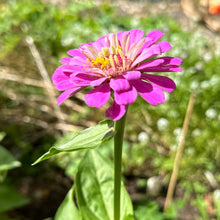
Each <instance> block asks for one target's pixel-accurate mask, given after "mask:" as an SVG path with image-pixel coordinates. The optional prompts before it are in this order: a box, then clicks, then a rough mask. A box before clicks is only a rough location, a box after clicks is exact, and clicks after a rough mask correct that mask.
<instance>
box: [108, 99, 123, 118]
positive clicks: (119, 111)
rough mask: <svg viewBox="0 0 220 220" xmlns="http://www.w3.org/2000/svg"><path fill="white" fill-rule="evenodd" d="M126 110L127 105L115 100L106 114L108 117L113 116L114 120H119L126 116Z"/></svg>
mask: <svg viewBox="0 0 220 220" xmlns="http://www.w3.org/2000/svg"><path fill="white" fill-rule="evenodd" d="M125 112H126V106H125V105H118V104H117V103H116V102H113V103H112V104H111V106H110V107H109V108H108V109H107V111H106V112H105V115H106V117H109V118H111V119H112V120H113V121H117V120H119V119H120V118H122V117H123V116H124V114H125Z"/></svg>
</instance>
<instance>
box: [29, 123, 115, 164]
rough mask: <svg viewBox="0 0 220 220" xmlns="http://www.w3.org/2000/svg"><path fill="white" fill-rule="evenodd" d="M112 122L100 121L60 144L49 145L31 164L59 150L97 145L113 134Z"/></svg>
mask: <svg viewBox="0 0 220 220" xmlns="http://www.w3.org/2000/svg"><path fill="white" fill-rule="evenodd" d="M113 125H114V123H113V122H112V121H110V120H106V121H102V122H100V123H99V124H98V125H95V126H93V127H90V128H87V129H86V130H83V131H81V132H79V134H77V135H76V136H75V137H74V138H73V139H72V140H70V141H68V142H67V143H65V144H62V145H61V146H55V147H51V148H50V149H49V151H48V152H47V153H45V154H44V155H42V156H41V157H40V158H39V159H37V160H36V161H35V162H34V163H33V165H35V164H37V163H39V162H41V161H43V160H46V159H48V158H50V157H52V156H54V155H56V154H58V153H61V152H70V151H78V150H85V149H92V148H95V147H98V146H100V145H102V144H104V143H105V142H107V141H108V140H109V139H110V138H112V137H113V136H114V130H113Z"/></svg>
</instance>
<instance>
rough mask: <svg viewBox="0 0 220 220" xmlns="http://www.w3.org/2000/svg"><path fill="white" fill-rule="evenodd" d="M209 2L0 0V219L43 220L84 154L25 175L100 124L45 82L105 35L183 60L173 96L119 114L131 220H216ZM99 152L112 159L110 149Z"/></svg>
mask: <svg viewBox="0 0 220 220" xmlns="http://www.w3.org/2000/svg"><path fill="white" fill-rule="evenodd" d="M219 12H220V1H219V0H212V1H211V0H210V1H208V0H196V1H193V0H182V1H178V0H173V1H171V0H167V1H165V0H154V1H153V0H151V1H150V0H139V1H135V0H133V1H131V0H130V1H129V0H127V1H113V0H106V1H101V0H100V1H99V0H97V1H96V0H94V1H89V0H82V1H71V0H17V1H16V0H8V1H7V0H1V2H0V88H1V89H0V114H1V117H0V141H1V142H0V145H1V146H0V181H1V183H0V219H1V220H6V219H7V220H12V219H14V220H15V219H16V220H39V219H48V220H49V219H53V217H54V215H55V212H56V210H57V208H58V207H59V205H60V203H61V202H62V200H63V199H64V197H65V195H66V193H67V192H68V190H69V189H70V188H71V186H72V183H73V181H74V173H75V171H76V167H77V164H78V162H79V161H80V158H82V156H83V154H84V153H85V152H84V151H82V152H75V153H69V154H61V155H58V156H56V157H54V158H53V159H50V160H48V161H45V162H42V163H40V164H38V165H36V166H31V163H33V162H34V161H35V160H36V159H37V158H38V157H39V156H41V155H42V154H43V153H45V152H46V151H47V150H48V149H49V148H50V147H51V146H53V145H55V144H59V143H62V142H64V141H66V140H69V139H70V138H71V137H72V136H73V135H74V133H76V132H77V131H79V130H82V129H84V128H87V127H89V126H91V125H95V124H96V123H97V122H99V121H100V120H103V119H105V116H104V115H105V110H106V107H103V108H100V109H93V108H89V107H88V106H86V105H85V103H84V94H83V92H82V93H79V94H77V95H75V96H74V97H72V98H71V99H69V100H66V101H65V102H64V103H63V104H62V105H61V106H60V107H58V106H57V103H56V98H57V96H58V95H59V94H58V92H57V91H56V90H55V87H54V86H53V85H51V81H50V78H51V75H52V74H53V72H54V70H55V69H56V68H57V67H58V66H59V65H60V63H59V60H60V59H61V58H62V57H64V56H66V52H67V51H68V50H69V49H72V48H77V47H79V46H80V44H82V43H86V42H91V41H95V40H96V39H97V38H99V37H101V36H103V35H104V34H107V33H110V32H115V33H116V32H120V31H125V30H130V29H142V30H144V31H145V33H147V32H149V31H151V30H155V29H158V30H160V31H162V32H164V33H166V35H165V36H164V37H163V40H168V41H169V42H170V44H171V45H172V46H173V48H172V50H170V51H169V52H168V53H166V55H169V56H176V57H180V58H182V59H183V65H182V67H183V71H182V72H177V73H175V72H173V73H165V75H166V76H169V77H170V78H172V79H173V80H174V81H175V83H176V85H177V89H176V91H174V92H173V93H172V94H166V102H165V103H164V104H162V105H159V106H156V107H155V106H151V105H149V104H147V103H146V102H145V101H143V100H142V99H138V100H137V102H135V104H133V105H131V106H130V108H129V113H128V118H127V127H126V135H125V139H126V141H125V144H124V148H123V151H124V152H123V175H124V182H125V185H126V188H127V190H128V192H129V194H130V196H131V199H132V202H133V205H134V213H135V218H136V219H137V220H146V219H149V220H151V219H152V220H162V219H180V220H181V219H182V220H194V219H201V220H206V219H220V189H219V187H220V172H219V169H220V147H219V145H220V98H219V94H220V32H219V31H220V14H219ZM192 93H195V94H196V100H195V105H194V109H193V113H192V117H191V119H190V124H189V131H188V134H187V137H186V143H185V147H184V151H183V157H182V160H181V163H180V170H179V174H178V179H177V185H176V188H175V193H174V198H173V203H172V204H171V206H170V208H169V209H168V210H167V211H166V212H163V206H164V202H165V198H166V193H167V188H168V184H169V180H170V177H171V173H172V169H173V163H174V159H175V154H176V151H177V146H178V143H179V141H180V136H181V132H182V126H183V121H184V117H185V114H186V109H187V105H188V101H189V98H190V95H191V94H192ZM99 150H100V151H101V152H102V153H103V154H105V155H106V156H108V157H109V158H110V159H113V156H112V153H113V147H112V143H111V142H110V143H108V144H106V145H104V146H101V147H100V148H99Z"/></svg>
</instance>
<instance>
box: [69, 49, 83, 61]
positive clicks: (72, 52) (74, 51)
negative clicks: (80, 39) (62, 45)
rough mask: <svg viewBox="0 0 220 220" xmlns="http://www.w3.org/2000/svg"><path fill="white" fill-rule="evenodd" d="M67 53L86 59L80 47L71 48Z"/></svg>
mask: <svg viewBox="0 0 220 220" xmlns="http://www.w3.org/2000/svg"><path fill="white" fill-rule="evenodd" d="M67 54H69V55H70V56H72V57H75V56H77V57H81V58H83V59H86V56H85V55H84V54H83V53H82V52H81V51H80V49H72V50H69V51H68V52H67Z"/></svg>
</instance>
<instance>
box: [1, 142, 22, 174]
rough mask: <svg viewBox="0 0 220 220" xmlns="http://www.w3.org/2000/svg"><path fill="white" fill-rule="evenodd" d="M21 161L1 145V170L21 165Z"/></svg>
mask: <svg viewBox="0 0 220 220" xmlns="http://www.w3.org/2000/svg"><path fill="white" fill-rule="evenodd" d="M20 165H21V163H20V162H19V161H17V160H15V158H14V157H13V156H12V155H11V153H10V152H8V151H7V150H6V149H5V148H4V147H2V146H0V172H1V171H6V170H10V169H13V168H16V167H19V166H20Z"/></svg>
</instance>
